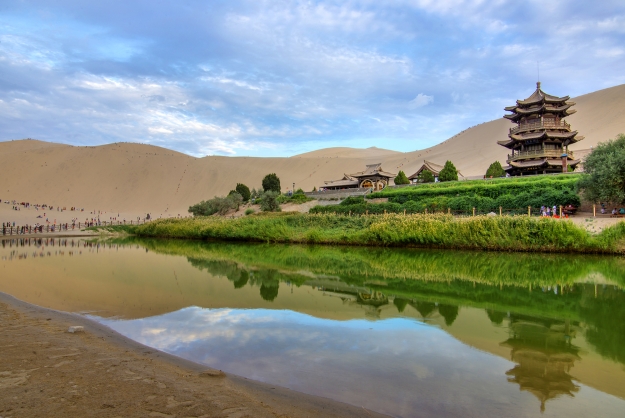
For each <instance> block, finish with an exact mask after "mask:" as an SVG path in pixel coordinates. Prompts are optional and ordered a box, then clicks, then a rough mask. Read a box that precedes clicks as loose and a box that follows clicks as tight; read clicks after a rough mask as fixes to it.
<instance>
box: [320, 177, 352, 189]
mask: <svg viewBox="0 0 625 418" xmlns="http://www.w3.org/2000/svg"><path fill="white" fill-rule="evenodd" d="M324 183H325V185H326V186H327V187H343V186H353V185H358V180H356V179H355V178H353V177H350V176H349V175H347V174H343V178H342V179H340V180H328V181H324Z"/></svg>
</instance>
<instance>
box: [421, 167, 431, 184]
mask: <svg viewBox="0 0 625 418" xmlns="http://www.w3.org/2000/svg"><path fill="white" fill-rule="evenodd" d="M434 180H435V178H434V174H432V172H431V171H430V170H423V171H422V172H420V173H419V183H434Z"/></svg>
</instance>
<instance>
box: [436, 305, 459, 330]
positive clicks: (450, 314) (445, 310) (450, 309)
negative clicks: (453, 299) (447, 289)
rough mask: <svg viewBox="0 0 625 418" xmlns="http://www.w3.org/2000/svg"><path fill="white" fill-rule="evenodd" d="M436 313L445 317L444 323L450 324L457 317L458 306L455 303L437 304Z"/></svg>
mask: <svg viewBox="0 0 625 418" xmlns="http://www.w3.org/2000/svg"><path fill="white" fill-rule="evenodd" d="M438 313H439V314H441V316H442V317H443V318H445V325H447V326H451V324H453V323H454V321H455V320H456V318H457V317H458V306H456V305H444V304H442V303H441V304H439V305H438Z"/></svg>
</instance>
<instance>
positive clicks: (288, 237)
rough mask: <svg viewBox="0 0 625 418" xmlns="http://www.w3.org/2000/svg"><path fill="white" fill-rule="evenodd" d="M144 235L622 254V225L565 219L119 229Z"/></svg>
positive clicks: (169, 222)
mask: <svg viewBox="0 0 625 418" xmlns="http://www.w3.org/2000/svg"><path fill="white" fill-rule="evenodd" d="M120 229H123V230H125V231H127V232H129V233H132V234H135V235H138V236H144V237H166V238H186V239H200V240H228V241H248V242H272V243H279V242H280V243H315V244H331V245H366V246H400V247H430V248H450V249H470V250H494V251H538V252H572V253H609V254H622V253H624V252H625V223H623V222H619V223H618V224H616V225H614V226H612V227H609V228H606V229H604V230H603V231H602V232H601V233H599V234H591V233H589V232H587V231H586V230H585V229H584V228H582V227H579V226H577V225H575V224H573V223H572V222H570V221H566V220H556V219H551V218H529V217H527V216H505V217H498V216H495V217H490V216H476V217H468V218H456V217H453V216H451V215H444V214H436V215H421V214H415V215H399V214H387V215H379V216H344V215H332V214H299V213H266V214H257V215H250V216H246V217H243V218H237V219H223V218H216V217H206V218H204V217H199V218H186V219H162V220H157V221H153V222H150V223H148V224H144V225H139V226H124V227H122V228H120Z"/></svg>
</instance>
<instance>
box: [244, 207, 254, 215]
mask: <svg viewBox="0 0 625 418" xmlns="http://www.w3.org/2000/svg"><path fill="white" fill-rule="evenodd" d="M254 212H255V210H254V209H252V208H247V209H245V215H251V214H252V213H254Z"/></svg>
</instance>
